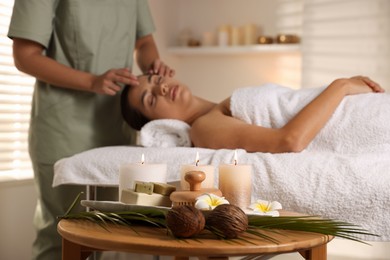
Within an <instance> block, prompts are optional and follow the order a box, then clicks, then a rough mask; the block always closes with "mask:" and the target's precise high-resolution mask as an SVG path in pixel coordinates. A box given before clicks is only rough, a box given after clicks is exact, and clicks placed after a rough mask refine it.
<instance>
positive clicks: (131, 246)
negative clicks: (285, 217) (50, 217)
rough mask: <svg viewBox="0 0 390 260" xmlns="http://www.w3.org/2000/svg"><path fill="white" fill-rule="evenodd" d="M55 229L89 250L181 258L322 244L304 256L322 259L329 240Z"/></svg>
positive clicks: (73, 225) (297, 235)
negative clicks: (314, 252) (313, 254)
mask: <svg viewBox="0 0 390 260" xmlns="http://www.w3.org/2000/svg"><path fill="white" fill-rule="evenodd" d="M58 232H59V233H60V234H61V236H62V237H63V239H64V242H71V244H75V245H80V246H82V247H85V248H90V249H92V250H94V249H98V250H103V251H121V252H132V253H140V254H154V255H170V256H185V257H187V256H207V257H210V256H243V255H259V254H275V253H277V254H279V253H285V252H293V251H299V252H300V253H301V254H303V252H305V251H307V250H309V251H308V253H310V254H311V251H310V250H311V249H313V248H324V246H325V258H307V259H326V243H328V242H329V241H330V240H331V239H332V237H329V236H327V235H321V234H315V233H307V232H297V231H281V234H275V233H272V236H273V237H274V238H276V239H277V240H278V241H279V243H278V244H276V243H272V242H269V241H267V240H264V239H260V238H258V237H256V236H253V235H249V234H246V233H245V234H244V235H242V236H241V237H242V238H244V239H245V240H246V241H243V240H232V241H224V240H218V239H216V238H215V236H214V235H212V234H211V233H208V232H206V231H205V232H203V233H202V234H201V235H199V236H197V239H175V238H173V237H172V236H170V235H168V234H167V232H166V229H163V228H155V227H149V226H134V227H132V228H130V227H125V226H115V225H109V226H108V228H107V230H106V229H104V228H103V227H101V226H100V225H99V224H96V223H93V222H90V221H87V220H67V219H62V220H61V221H60V222H59V224H58ZM266 234H271V233H266ZM322 251H323V249H322ZM321 254H323V253H321Z"/></svg>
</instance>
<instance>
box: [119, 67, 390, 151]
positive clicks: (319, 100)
mask: <svg viewBox="0 0 390 260" xmlns="http://www.w3.org/2000/svg"><path fill="white" fill-rule="evenodd" d="M139 82H140V84H139V85H138V86H126V87H125V89H124V90H123V92H122V104H121V106H122V115H123V117H124V119H125V121H126V122H127V123H128V124H129V125H130V126H131V127H132V128H134V129H137V130H140V129H141V128H142V126H143V125H145V124H146V123H147V122H149V121H150V120H156V119H178V120H182V121H185V122H186V123H188V124H189V125H190V126H191V129H190V137H191V141H192V143H193V145H194V146H196V147H204V148H211V149H222V148H226V149H238V148H241V149H245V150H246V151H248V152H269V153H283V152H300V151H302V150H304V149H314V150H331V151H335V152H341V153H349V154H351V153H365V152H370V151H376V152H378V151H390V95H387V94H384V93H383V92H384V90H383V89H382V88H381V86H379V84H377V83H376V82H374V81H372V80H371V79H370V78H368V77H363V76H356V77H352V78H342V79H336V80H334V81H333V82H332V83H330V84H329V85H328V86H327V87H325V88H313V89H302V90H292V89H290V88H286V87H282V86H278V85H275V84H266V85H262V86H258V87H247V88H240V89H237V90H236V91H234V92H233V94H232V96H231V97H229V98H227V99H225V100H224V101H222V102H221V103H218V104H217V103H213V102H210V101H208V100H206V99H203V98H200V97H197V96H194V95H192V93H191V91H190V89H189V88H188V87H187V86H186V85H185V84H183V83H181V82H179V81H177V80H175V79H174V78H168V77H162V76H159V75H142V76H139Z"/></svg>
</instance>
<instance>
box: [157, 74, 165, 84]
mask: <svg viewBox="0 0 390 260" xmlns="http://www.w3.org/2000/svg"><path fill="white" fill-rule="evenodd" d="M164 80H165V78H164V77H163V76H160V75H159V76H157V77H155V84H157V85H159V84H161V83H163V82H164Z"/></svg>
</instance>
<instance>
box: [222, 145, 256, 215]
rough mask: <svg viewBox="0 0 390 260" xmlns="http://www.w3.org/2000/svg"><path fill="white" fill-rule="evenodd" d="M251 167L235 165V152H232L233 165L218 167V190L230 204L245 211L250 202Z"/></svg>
mask: <svg viewBox="0 0 390 260" xmlns="http://www.w3.org/2000/svg"><path fill="white" fill-rule="evenodd" d="M251 178H252V166H251V165H244V164H240V165H239V164H238V163H237V152H236V151H235V152H234V163H233V164H223V165H220V166H219V189H220V190H221V192H222V196H223V197H225V199H227V200H228V201H229V203H230V204H233V205H236V206H238V207H240V208H241V209H243V210H246V209H247V207H248V206H249V205H250V202H251V190H252V185H251Z"/></svg>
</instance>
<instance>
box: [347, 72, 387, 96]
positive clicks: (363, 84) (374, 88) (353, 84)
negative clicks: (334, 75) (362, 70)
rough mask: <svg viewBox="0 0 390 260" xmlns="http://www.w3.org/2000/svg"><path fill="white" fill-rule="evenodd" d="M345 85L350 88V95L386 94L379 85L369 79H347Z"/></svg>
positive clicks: (358, 77)
mask: <svg viewBox="0 0 390 260" xmlns="http://www.w3.org/2000/svg"><path fill="white" fill-rule="evenodd" d="M342 80H343V79H342ZM345 83H346V84H347V86H348V95H355V94H363V93H372V92H375V93H383V92H385V90H384V89H383V88H382V87H381V86H380V85H379V84H378V83H376V82H375V81H373V80H371V79H370V78H369V77H364V76H355V77H351V78H349V79H346V82H345Z"/></svg>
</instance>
